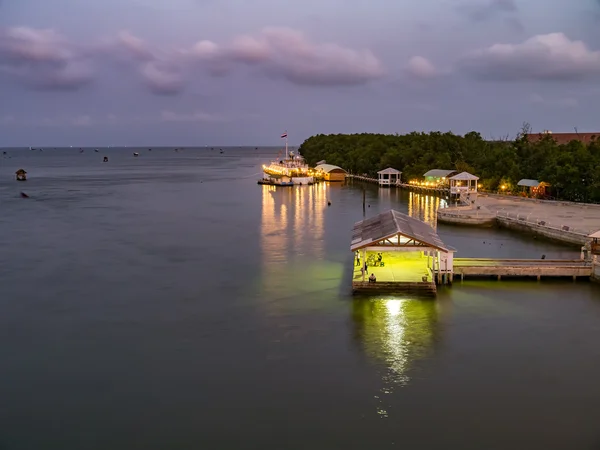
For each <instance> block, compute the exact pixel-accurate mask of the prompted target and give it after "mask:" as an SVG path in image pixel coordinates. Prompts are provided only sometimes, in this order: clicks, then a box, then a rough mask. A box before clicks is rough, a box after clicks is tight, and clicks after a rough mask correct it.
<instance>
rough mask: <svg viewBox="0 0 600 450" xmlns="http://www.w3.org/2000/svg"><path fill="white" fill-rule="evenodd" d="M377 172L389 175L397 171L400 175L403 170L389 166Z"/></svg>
mask: <svg viewBox="0 0 600 450" xmlns="http://www.w3.org/2000/svg"><path fill="white" fill-rule="evenodd" d="M377 173H379V174H381V175H386V174H387V175H390V174H393V173H395V174H398V175H399V174H401V173H402V172H400V171H399V170H396V169H393V168H391V167H388V168H387V169H383V170H380V171H379V172H377Z"/></svg>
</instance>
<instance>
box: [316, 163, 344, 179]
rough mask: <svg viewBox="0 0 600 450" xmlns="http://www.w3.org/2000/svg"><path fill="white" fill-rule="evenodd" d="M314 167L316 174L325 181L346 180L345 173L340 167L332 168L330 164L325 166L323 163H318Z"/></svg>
mask: <svg viewBox="0 0 600 450" xmlns="http://www.w3.org/2000/svg"><path fill="white" fill-rule="evenodd" d="M320 162H321V163H322V164H319V165H317V166H316V167H315V170H316V171H317V172H320V175H322V177H323V179H324V180H325V181H344V180H345V179H346V174H347V172H346V171H345V170H344V169H342V168H341V167H338V166H334V165H332V164H325V162H324V161H320Z"/></svg>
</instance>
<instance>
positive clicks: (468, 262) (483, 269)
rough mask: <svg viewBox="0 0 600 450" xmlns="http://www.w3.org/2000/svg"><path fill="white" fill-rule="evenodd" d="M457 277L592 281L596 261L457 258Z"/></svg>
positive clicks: (455, 266)
mask: <svg viewBox="0 0 600 450" xmlns="http://www.w3.org/2000/svg"><path fill="white" fill-rule="evenodd" d="M453 275H454V276H455V277H459V276H460V279H461V281H462V280H464V279H465V278H469V277H471V278H474V277H478V278H481V277H494V278H496V279H498V280H501V279H502V278H503V277H510V278H536V279H537V280H541V279H542V278H572V279H573V280H576V279H577V278H590V277H591V276H592V262H591V261H582V260H579V259H576V260H561V259H492V258H455V259H454V270H453Z"/></svg>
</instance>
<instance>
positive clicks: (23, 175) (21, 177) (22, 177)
mask: <svg viewBox="0 0 600 450" xmlns="http://www.w3.org/2000/svg"><path fill="white" fill-rule="evenodd" d="M15 175H16V176H17V181H27V172H25V170H24V169H19V170H17V171H16V172H15Z"/></svg>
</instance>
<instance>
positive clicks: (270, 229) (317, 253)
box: [261, 183, 328, 264]
mask: <svg viewBox="0 0 600 450" xmlns="http://www.w3.org/2000/svg"><path fill="white" fill-rule="evenodd" d="M327 189H328V185H327V183H320V184H316V185H313V186H296V187H292V188H276V187H275V186H262V220H261V241H262V242H261V249H262V252H263V258H262V260H263V262H265V263H267V264H269V263H273V262H282V261H287V260H288V259H289V258H290V255H309V256H311V257H312V258H316V259H322V258H323V256H324V255H323V253H324V245H323V241H324V234H325V226H324V211H325V209H326V208H327ZM307 240H310V242H307Z"/></svg>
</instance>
